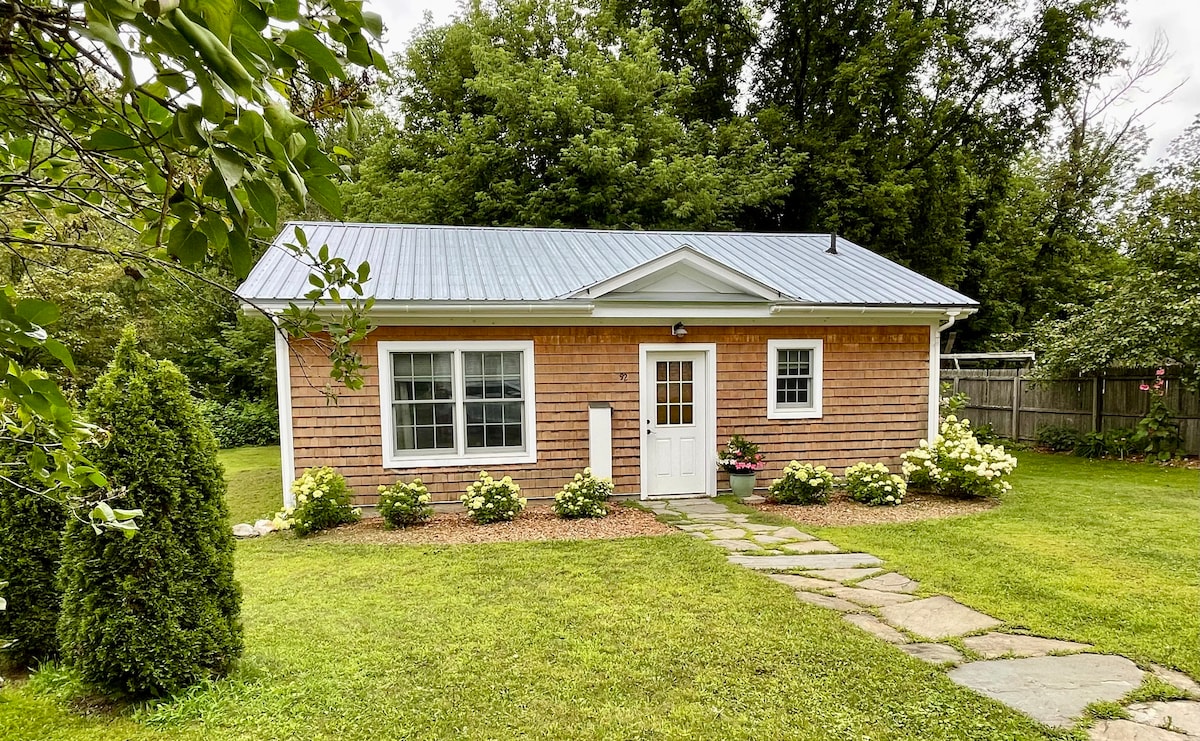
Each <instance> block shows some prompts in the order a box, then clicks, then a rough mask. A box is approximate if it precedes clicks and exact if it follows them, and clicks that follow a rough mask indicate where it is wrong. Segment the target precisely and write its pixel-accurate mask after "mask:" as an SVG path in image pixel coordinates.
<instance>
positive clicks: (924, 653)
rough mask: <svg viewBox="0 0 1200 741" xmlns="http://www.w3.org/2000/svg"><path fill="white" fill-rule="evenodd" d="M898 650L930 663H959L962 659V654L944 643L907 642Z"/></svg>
mask: <svg viewBox="0 0 1200 741" xmlns="http://www.w3.org/2000/svg"><path fill="white" fill-rule="evenodd" d="M900 650H901V651H903V652H904V653H906V654H908V655H909V656H912V657H914V658H917V659H920V660H921V661H928V662H929V663H930V664H961V663H962V660H963V657H962V654H960V653H959V652H958V651H957V650H956V649H955V648H954V647H953V646H947V645H946V644H944V643H907V644H905V645H903V646H900Z"/></svg>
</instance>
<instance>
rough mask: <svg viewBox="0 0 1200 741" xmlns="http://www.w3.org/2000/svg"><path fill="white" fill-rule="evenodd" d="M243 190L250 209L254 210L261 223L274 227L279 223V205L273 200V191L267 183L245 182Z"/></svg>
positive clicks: (254, 180)
mask: <svg viewBox="0 0 1200 741" xmlns="http://www.w3.org/2000/svg"><path fill="white" fill-rule="evenodd" d="M245 188H246V197H247V199H249V201H250V208H252V209H254V211H255V213H257V214H258V215H259V216H260V217H262V219H263V221H266V222H267V223H268V224H270V225H271V226H272V227H274V226H275V225H276V223H277V222H278V221H279V203H278V200H277V199H276V198H275V189H274V188H272V187H271V185H270V184H269V183H266V182H264V181H262V180H257V179H253V180H246V181H245Z"/></svg>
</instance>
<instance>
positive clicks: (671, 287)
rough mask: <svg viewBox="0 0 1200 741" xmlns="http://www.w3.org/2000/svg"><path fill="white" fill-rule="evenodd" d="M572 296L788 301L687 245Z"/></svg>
mask: <svg viewBox="0 0 1200 741" xmlns="http://www.w3.org/2000/svg"><path fill="white" fill-rule="evenodd" d="M572 296H573V297H577V298H579V297H587V298H590V299H592V300H593V301H613V302H683V303H709V302H712V303H763V302H766V301H778V300H780V299H789V298H791V297H789V296H785V295H784V294H782V293H781V292H780V291H778V290H777V289H775V288H773V287H771V286H768V285H766V284H764V283H761V282H760V281H758V280H756V279H754V278H751V277H750V276H748V275H746V274H745V273H742V272H741V271H738V270H735V269H733V268H730V267H729V266H727V265H724V264H723V263H720V262H717V261H716V260H713V259H712V258H710V257H708V256H707V255H703V254H701V253H699V252H697V251H695V250H694V249H692V248H690V247H686V246H685V247H680V248H679V249H677V250H674V251H672V252H669V253H667V254H665V255H662V256H660V257H657V258H655V259H653V260H650V261H649V262H646V263H643V264H642V265H639V266H637V267H635V268H632V269H631V270H627V271H625V272H623V273H620V274H618V275H615V276H613V277H611V278H609V279H607V280H604V281H600V282H599V283H596V284H595V285H592V286H588V287H586V288H583V289H580V290H579V291H577V292H576V293H574V294H572Z"/></svg>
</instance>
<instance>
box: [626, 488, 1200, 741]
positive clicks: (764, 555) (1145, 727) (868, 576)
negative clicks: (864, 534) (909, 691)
mask: <svg viewBox="0 0 1200 741" xmlns="http://www.w3.org/2000/svg"><path fill="white" fill-rule="evenodd" d="M642 505H643V506H645V507H647V508H648V509H650V510H651V511H653V512H655V513H656V514H659V515H661V516H663V517H668V518H671V520H672V521H671V524H672V525H673V526H675V527H677V528H679V529H680V530H684V531H686V532H687V533H688V534H689V535H691V536H692V537H694V538H697V539H701V540H704V541H706V542H708V543H711V544H712V545H715V546H717V547H719V548H723V549H725V550H726V551H730V552H731V554H730V555H729V556H728V559H729V561H730V563H733V564H737V565H739V566H744V567H746V568H749V569H754V570H756V571H762V572H766V574H765V575H766V576H767V577H769V578H770V579H773V580H774V581H776V582H778V583H780V584H782V585H784V586H786V587H788V588H790V589H792V590H794V592H795V594H796V598H797V599H798V600H800V601H802V602H805V603H807V604H810V605H814V606H818V607H824V608H828V609H831V610H837V611H839V612H841V613H842V618H843V619H844V620H845V621H846V622H848V623H850V624H851V625H854V626H855V627H857V628H860V629H862V630H864V631H866V632H867V633H870V634H871V635H873V636H875V637H877V638H879V639H880V640H883V641H887V642H888V643H892V644H895V645H896V647H897V648H898V649H899V650H901V651H903V652H904V653H906V654H908V655H909V656H912V657H914V658H916V659H919V660H921V661H925V662H928V663H930V664H935V665H939V666H941V665H951V666H952V667H953V668H951V669H949V671H948V674H947V676H949V678H950V679H951V680H953V681H954V682H957V683H958V684H960V685H963V686H964V687H968V688H970V689H973V690H975V691H976V692H979V693H980V694H983V695H986V696H988V697H991V698H993V699H995V700H998V701H1000V702H1002V703H1004V704H1006V705H1008V706H1009V707H1011V708H1014V709H1016V710H1019V711H1021V712H1023V713H1025V714H1027V715H1029V716H1031V717H1033V718H1034V719H1036V720H1038V721H1041V722H1042V723H1045V724H1046V725H1050V726H1058V727H1070V726H1073V725H1074V724H1075V723H1076V722H1078V721H1079V719H1080V718H1081V717H1082V716H1083V713H1084V709H1085V708H1086V707H1087V706H1088V705H1090V704H1091V703H1093V702H1098V701H1116V700H1120V699H1121V698H1122V697H1124V696H1126V695H1127V694H1128V693H1129V692H1131V691H1132V690H1134V689H1137V688H1138V687H1139V686H1140V685H1141V683H1142V680H1143V678H1144V676H1145V675H1147V674H1149V673H1153V675H1154V676H1157V677H1158V678H1159V679H1161V680H1162V681H1164V682H1166V683H1168V684H1171V685H1173V686H1174V687H1176V688H1177V689H1179V690H1180V691H1182V692H1185V693H1188V694H1189V695H1190V696H1191V697H1192V698H1193V699H1192V700H1173V701H1171V702H1148V703H1137V704H1133V705H1130V706H1129V708H1128V711H1129V714H1130V718H1129V719H1128V720H1101V721H1098V722H1097V723H1095V724H1094V725H1093V726H1092V727H1091V728H1090V729H1089V730H1088V734H1089V738H1090V739H1091V740H1092V741H1200V702H1197V701H1196V700H1197V699H1200V684H1197V683H1196V681H1195V680H1194V679H1192V678H1191V677H1189V676H1188V675H1186V674H1183V673H1181V672H1177V671H1174V670H1172V669H1167V668H1165V667H1160V666H1152V667H1151V672H1144V671H1142V670H1141V669H1139V668H1138V667H1137V666H1136V665H1135V664H1134V663H1133V662H1132V661H1130V660H1128V659H1126V658H1123V657H1121V656H1110V655H1105V654H1093V653H1083V652H1086V651H1088V650H1090V649H1091V648H1092V646H1089V645H1087V644H1084V643H1075V642H1073V641H1060V640H1055V639H1050V638H1042V637H1040V636H1030V635H1019V634H1015V633H1005V632H1001V631H1002V630H1003V628H1004V623H1003V622H1002V621H1000V620H997V619H995V618H993V617H991V616H990V615H985V614H984V613H982V612H978V611H976V610H972V609H971V608H969V607H967V606H965V605H961V604H959V603H958V602H955V601H954V600H952V599H950V598H949V597H946V596H942V595H933V596H928V597H924V598H920V599H919V598H918V596H917V595H918V593H919V592H920V590H921V585H920V584H919V583H918V582H916V581H913V580H912V579H910V578H908V577H907V576H904V575H903V574H897V573H882V572H883V569H882V568H881V567H882V565H883V562H882V561H881V560H880V559H878V558H876V557H875V556H873V555H871V554H870V553H845V552H842V551H841V549H839V548H838V547H837V546H836V545H834V544H833V543H830V542H828V541H824V540H818V539H817V538H814V537H813V536H812V535H809V534H808V533H805V532H802V531H800V530H798V529H797V528H795V527H792V526H787V527H780V526H776V525H766V524H761V523H756V522H750V516H749V515H746V514H740V513H733V512H730V511H729V510H728V509H727V508H726V507H725V506H724V505H722V504H720V503H718V502H714V501H712V500H711V499H672V500H669V501H668V500H651V501H648V502H642ZM783 572H795V573H783ZM985 631H986V632H985ZM910 637H911V638H910ZM947 639H959V640H961V641H962V645H963V646H965V647H966V648H967V650H968V654H969V655H970V656H972V657H980V656H982V657H983V660H981V661H972V660H969V659H968V658H967V657H964V656H963V654H962V653H961V652H960V651H959V650H958V649H957V648H955V647H954V646H951V645H948V644H946V643H944V642H942V641H945V640H947ZM1064 654H1065V655H1064ZM1013 657H1016V658H1013Z"/></svg>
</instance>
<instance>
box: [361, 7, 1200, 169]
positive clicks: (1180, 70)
mask: <svg viewBox="0 0 1200 741" xmlns="http://www.w3.org/2000/svg"><path fill="white" fill-rule="evenodd" d="M366 5H367V7H368V9H371V10H374V11H376V12H377V13H380V14H381V15H382V16H383V19H384V22H385V23H386V24H387V28H388V33H387V37H386V39H385V43H384V46H385V48H386V49H387V50H388V51H389V52H395V51H399V50H400V49H402V48H403V46H404V44H405V43H406V42H407V41H408V39H409V38H410V37H411V36H412V31H413V29H414V28H415V27H416V26H417V25H418V24H419V23H420V22H421V19H422V16H423V14H424V13H425V12H426V11H428V12H429V13H431V14H432V15H433V19H434V21H435V22H442V21H445V20H446V19H448V18H449V17H450V16H451V15H452V14H453V13H454V12H455V11H456V10H457V9H458V2H457V0H367V2H366ZM1126 11H1127V13H1128V17H1129V26H1128V27H1127V28H1124V29H1120V30H1119V35H1120V36H1121V37H1123V38H1124V39H1125V41H1127V42H1128V43H1129V45H1130V47H1131V48H1130V53H1131V54H1132V53H1136V51H1137V50H1139V49H1148V48H1149V47H1150V46H1152V45H1153V43H1154V39H1155V35H1156V34H1162V35H1163V36H1164V37H1165V38H1166V40H1167V44H1168V48H1169V52H1170V54H1171V58H1170V60H1169V61H1168V63H1167V65H1166V66H1165V67H1164V69H1163V70H1162V72H1160V73H1159V74H1158V75H1156V76H1155V77H1154V78H1152V79H1151V80H1149V81H1147V82H1146V83H1145V84H1144V85H1143V86H1142V90H1141V91H1139V92H1138V93H1136V94H1135V95H1133V96H1132V97H1131V99H1130V101H1129V102H1128V104H1127V108H1128V109H1130V110H1132V109H1133V108H1134V107H1137V106H1144V105H1146V104H1148V103H1150V102H1151V101H1153V100H1155V99H1157V98H1159V97H1161V96H1162V95H1164V94H1165V93H1167V92H1168V91H1169V90H1171V89H1172V88H1174V87H1175V86H1177V85H1181V87H1179V89H1178V90H1176V91H1175V92H1174V93H1173V94H1172V95H1171V97H1170V99H1169V100H1167V101H1166V102H1164V103H1163V104H1161V105H1159V106H1157V107H1156V108H1155V109H1153V110H1152V111H1151V112H1149V113H1148V114H1146V116H1145V117H1144V118H1143V122H1144V123H1145V124H1146V126H1147V129H1148V131H1149V134H1150V136H1151V139H1152V140H1151V144H1150V151H1149V157H1148V158H1149V159H1154V158H1157V157H1158V156H1159V155H1161V154H1162V153H1163V152H1164V151H1165V150H1166V147H1167V145H1168V144H1170V142H1171V140H1172V139H1174V138H1175V137H1176V136H1178V135H1179V134H1180V133H1181V132H1182V131H1183V130H1184V128H1186V127H1187V125H1188V124H1189V123H1190V122H1191V121H1192V119H1193V118H1195V117H1196V116H1197V115H1198V114H1200V1H1198V0H1127V8H1126ZM1118 114H1119V111H1118Z"/></svg>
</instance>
